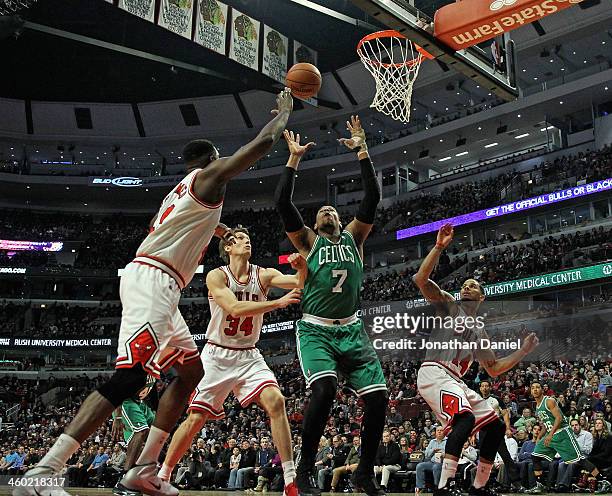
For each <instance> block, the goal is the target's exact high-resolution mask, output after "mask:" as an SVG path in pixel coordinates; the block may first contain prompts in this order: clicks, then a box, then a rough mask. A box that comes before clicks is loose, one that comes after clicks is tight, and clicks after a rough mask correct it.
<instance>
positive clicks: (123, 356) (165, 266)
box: [13, 88, 293, 496]
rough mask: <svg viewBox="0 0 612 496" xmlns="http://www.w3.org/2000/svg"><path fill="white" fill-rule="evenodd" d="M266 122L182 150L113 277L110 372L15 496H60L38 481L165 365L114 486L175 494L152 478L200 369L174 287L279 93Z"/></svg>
mask: <svg viewBox="0 0 612 496" xmlns="http://www.w3.org/2000/svg"><path fill="white" fill-rule="evenodd" d="M276 103H277V108H276V109H275V110H273V113H276V116H275V117H274V118H273V119H272V120H271V121H270V122H268V124H266V125H265V126H264V127H263V128H262V129H261V131H260V132H259V134H258V135H257V136H256V137H255V139H253V140H252V141H251V142H249V143H247V144H246V145H244V146H243V147H241V148H240V149H238V151H236V153H234V154H233V155H231V156H229V157H222V158H219V151H218V150H217V149H216V148H215V146H214V145H213V144H212V143H211V142H210V141H207V140H195V141H192V142H190V143H188V144H187V145H186V146H185V148H184V150H183V158H184V160H185V164H186V169H187V176H185V178H184V179H183V180H182V181H181V182H179V183H178V184H177V185H176V187H175V188H174V189H173V190H172V191H171V192H170V193H168V195H167V196H166V198H165V199H164V201H163V202H162V205H161V208H160V209H159V212H158V213H157V215H156V216H155V218H154V219H153V221H152V222H151V226H150V232H149V235H148V236H147V237H146V238H145V239H144V241H143V242H142V243H141V245H140V247H139V248H138V251H137V252H136V257H135V258H134V260H133V261H132V262H130V263H129V264H128V265H127V266H126V267H125V270H124V272H123V277H122V278H121V284H120V286H119V295H120V297H121V304H122V305H123V311H122V315H121V326H120V329H119V339H118V345H117V355H118V356H117V362H116V369H117V370H116V371H115V373H114V374H113V376H112V377H111V378H110V379H109V380H108V381H107V382H106V383H105V384H103V385H102V386H100V387H99V388H98V390H97V391H94V392H93V393H91V394H90V395H89V396H88V397H87V399H86V400H85V401H84V402H83V404H82V405H81V408H80V409H79V412H78V413H77V415H76V416H75V418H74V420H73V421H72V422H71V423H70V425H69V426H68V427H66V430H65V431H64V433H63V434H61V435H60V436H59V438H58V439H57V441H56V442H55V444H54V445H53V446H52V447H51V449H50V450H49V452H48V453H47V454H46V455H45V457H44V458H43V459H42V460H41V461H40V463H39V464H38V465H37V466H36V467H35V468H33V469H31V470H28V472H26V474H25V475H24V477H25V478H26V479H27V480H28V481H31V484H29V485H23V486H19V487H16V488H15V489H14V490H13V494H14V495H15V496H66V495H68V493H67V492H66V491H65V490H64V489H62V488H61V487H58V486H52V485H51V486H49V485H47V481H48V480H49V479H50V478H51V480H53V479H52V476H54V475H56V474H58V473H59V472H61V470H62V468H63V467H64V465H65V464H66V461H67V460H68V459H69V458H70V457H71V456H72V454H73V453H75V452H76V451H77V450H78V449H79V447H80V445H81V443H82V442H83V441H85V440H86V439H87V438H88V437H89V436H90V435H91V434H93V433H94V432H95V430H96V429H97V428H98V427H99V426H100V425H102V423H104V421H105V420H106V419H107V418H108V417H109V416H110V415H111V413H112V412H113V410H115V408H117V407H118V406H119V405H121V404H122V403H123V402H124V401H125V400H126V399H127V398H131V397H132V396H134V394H136V393H137V392H138V391H139V390H140V389H142V387H143V386H144V385H145V382H146V380H147V375H148V374H151V375H153V376H154V377H156V378H157V377H159V374H160V372H161V371H162V370H164V369H166V368H170V367H174V370H175V371H176V374H177V376H176V377H175V379H174V380H173V381H172V382H171V383H170V385H169V386H168V389H167V390H166V392H165V393H164V395H163V396H162V397H161V400H160V402H159V407H158V409H157V413H156V415H155V420H154V422H153V425H152V426H151V429H150V430H149V435H148V436H147V440H146V442H145V445H144V448H143V449H142V452H141V454H140V456H139V457H138V460H136V465H135V466H134V467H133V468H132V469H131V470H129V471H128V472H127V473H126V474H125V475H124V476H123V478H122V479H121V481H120V483H119V485H120V488H121V489H122V490H125V491H132V492H134V491H136V492H141V493H145V494H148V495H150V496H176V495H177V494H178V490H177V489H176V488H175V487H173V486H172V485H170V484H169V483H167V482H165V481H162V480H161V479H160V478H159V477H157V459H158V458H159V454H160V452H161V449H162V447H163V446H164V444H165V442H166V440H167V439H168V436H170V432H171V431H172V429H173V427H174V426H175V424H176V422H177V421H178V419H179V418H180V416H181V414H182V413H183V409H184V407H185V404H186V403H187V401H188V400H189V395H190V394H191V392H192V391H193V388H194V387H195V386H196V385H197V384H198V382H200V379H202V376H203V375H204V372H203V370H202V362H200V360H199V357H198V348H197V347H196V345H195V342H194V341H193V337H192V336H191V333H190V332H189V328H188V327H187V324H186V323H185V320H184V319H183V316H182V315H181V312H180V311H179V301H180V298H181V290H182V289H183V288H184V287H185V286H187V284H189V282H190V281H191V279H192V278H193V275H194V274H195V271H196V269H197V268H198V265H199V263H200V260H201V259H202V257H203V256H204V253H205V252H206V248H207V247H208V243H209V242H210V240H211V238H212V236H213V234H214V233H215V231H216V230H217V225H218V223H219V219H220V217H221V208H222V205H223V198H224V196H225V188H226V185H227V183H228V182H229V181H230V180H231V179H232V178H233V177H235V176H237V175H238V174H240V173H241V172H243V171H245V170H247V169H248V168H249V167H251V166H252V165H253V163H254V162H256V161H257V160H259V159H260V158H262V157H264V156H265V155H266V154H267V153H268V152H269V151H270V149H271V148H272V147H273V146H274V144H275V143H276V142H277V141H278V139H279V138H280V136H281V134H282V132H283V130H284V129H285V126H286V125H287V121H288V119H289V115H290V114H291V111H292V110H293V99H292V97H291V92H290V91H289V89H288V88H286V89H284V90H283V91H281V92H280V94H279V95H278V97H277V98H276Z"/></svg>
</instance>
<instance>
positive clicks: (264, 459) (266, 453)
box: [236, 437, 275, 490]
mask: <svg viewBox="0 0 612 496" xmlns="http://www.w3.org/2000/svg"><path fill="white" fill-rule="evenodd" d="M274 455H275V452H274V450H273V449H272V448H271V447H270V440H269V439H268V438H267V437H262V438H261V448H259V450H258V451H257V452H256V453H255V467H254V468H252V469H251V468H248V467H246V468H244V469H240V470H238V477H237V480H236V484H239V485H240V487H249V486H250V483H249V479H250V477H251V476H252V475H255V476H257V478H258V483H257V488H258V489H259V490H261V489H262V488H263V483H264V482H265V481H264V480H263V478H262V479H261V480H259V476H260V475H261V474H262V471H264V472H265V469H267V468H270V467H271V466H272V460H273V459H274ZM260 484H261V485H260Z"/></svg>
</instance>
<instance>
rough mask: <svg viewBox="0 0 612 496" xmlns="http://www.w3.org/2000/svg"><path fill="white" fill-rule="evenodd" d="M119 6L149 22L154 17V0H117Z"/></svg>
mask: <svg viewBox="0 0 612 496" xmlns="http://www.w3.org/2000/svg"><path fill="white" fill-rule="evenodd" d="M119 8H120V9H123V10H125V11H127V12H129V13H130V14H133V15H135V16H138V17H140V18H142V19H146V20H147V21H149V22H153V21H154V18H155V0H119Z"/></svg>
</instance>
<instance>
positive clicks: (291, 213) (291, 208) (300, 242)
mask: <svg viewBox="0 0 612 496" xmlns="http://www.w3.org/2000/svg"><path fill="white" fill-rule="evenodd" d="M284 136H285V140H286V141H287V146H288V147H289V160H288V161H287V167H285V170H284V171H283V173H282V174H281V177H280V180H279V181H278V186H277V187H276V191H275V193H274V201H275V203H276V210H277V212H278V213H279V215H280V217H281V220H282V221H283V225H284V226H285V232H286V233H287V237H288V238H289V240H290V241H291V243H293V246H295V249H296V250H298V252H299V253H300V254H301V255H303V256H305V257H306V256H308V253H309V252H310V250H311V248H312V245H313V243H314V241H315V239H316V238H317V235H316V234H315V233H314V231H313V230H312V229H310V228H309V227H306V226H305V225H304V219H302V216H301V215H300V212H299V211H298V209H297V208H296V206H295V205H294V204H293V188H294V186H295V176H296V175H297V168H298V165H299V164H300V160H302V157H303V156H304V154H305V153H306V152H307V151H308V150H309V149H310V148H311V147H313V146H314V145H315V144H314V143H313V142H310V143H306V144H305V145H301V144H300V135H299V133H298V134H296V135H294V134H293V131H285V133H284Z"/></svg>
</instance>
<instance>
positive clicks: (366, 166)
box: [338, 115, 381, 258]
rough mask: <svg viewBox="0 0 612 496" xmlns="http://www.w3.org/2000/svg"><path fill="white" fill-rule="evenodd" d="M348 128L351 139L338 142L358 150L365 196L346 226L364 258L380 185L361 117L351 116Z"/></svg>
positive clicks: (347, 124)
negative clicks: (364, 247) (364, 249)
mask: <svg viewBox="0 0 612 496" xmlns="http://www.w3.org/2000/svg"><path fill="white" fill-rule="evenodd" d="M346 128H347V129H348V131H350V133H351V137H350V138H340V139H339V140H338V141H339V142H340V143H341V144H343V145H344V146H346V147H347V148H349V149H351V150H357V158H358V159H359V164H360V165H361V184H362V186H363V191H364V196H363V199H362V200H361V203H360V204H359V209H358V210H357V213H356V214H355V218H354V219H353V220H352V221H351V222H350V223H349V224H348V225H347V226H346V230H347V231H349V232H350V233H351V234H352V235H353V238H354V239H355V243H356V244H357V246H358V247H359V251H360V252H361V255H362V258H363V243H364V242H365V240H366V238H367V237H368V236H369V234H370V232H371V231H372V226H373V224H374V218H375V217H376V207H377V206H378V204H379V203H380V198H381V192H380V185H379V184H378V180H377V179H376V171H375V170H374V165H373V164H372V160H370V154H369V152H368V144H367V143H366V135H365V131H364V130H363V127H362V126H361V121H360V120H359V116H358V115H351V120H350V122H349V121H347V122H346Z"/></svg>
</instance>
